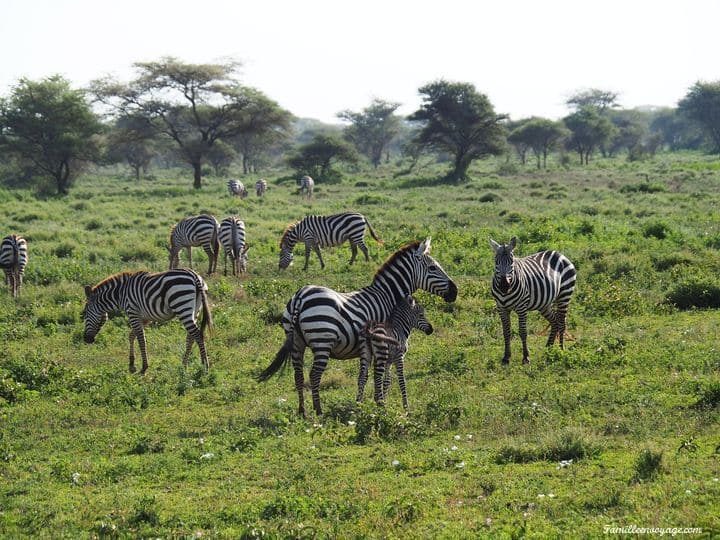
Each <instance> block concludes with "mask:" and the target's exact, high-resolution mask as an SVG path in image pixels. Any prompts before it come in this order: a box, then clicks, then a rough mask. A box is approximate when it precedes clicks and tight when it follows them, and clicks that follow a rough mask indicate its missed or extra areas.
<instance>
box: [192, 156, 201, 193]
mask: <svg viewBox="0 0 720 540" xmlns="http://www.w3.org/2000/svg"><path fill="white" fill-rule="evenodd" d="M191 165H192V168H193V178H194V182H193V187H194V188H195V189H200V188H201V187H202V166H201V164H200V162H194V163H191Z"/></svg>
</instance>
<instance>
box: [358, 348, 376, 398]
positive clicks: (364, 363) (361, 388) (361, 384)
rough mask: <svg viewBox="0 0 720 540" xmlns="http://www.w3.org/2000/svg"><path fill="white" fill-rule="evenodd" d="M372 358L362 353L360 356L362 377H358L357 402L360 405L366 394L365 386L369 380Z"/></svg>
mask: <svg viewBox="0 0 720 540" xmlns="http://www.w3.org/2000/svg"><path fill="white" fill-rule="evenodd" d="M371 358H372V356H370V355H367V356H366V353H362V354H361V355H360V375H358V393H357V398H356V399H355V401H357V402H358V403H360V402H361V401H362V400H363V394H364V393H365V385H366V384H367V379H368V360H370V359H371Z"/></svg>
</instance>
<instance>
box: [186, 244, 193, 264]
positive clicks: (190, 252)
mask: <svg viewBox="0 0 720 540" xmlns="http://www.w3.org/2000/svg"><path fill="white" fill-rule="evenodd" d="M187 254H188V265H189V266H190V268H192V248H191V247H190V246H188V247H187Z"/></svg>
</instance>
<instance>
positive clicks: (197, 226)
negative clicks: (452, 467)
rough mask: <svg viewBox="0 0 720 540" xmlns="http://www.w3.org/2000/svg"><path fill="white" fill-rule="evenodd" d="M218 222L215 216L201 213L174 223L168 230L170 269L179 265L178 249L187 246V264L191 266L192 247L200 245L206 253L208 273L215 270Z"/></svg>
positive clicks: (218, 245) (218, 248)
mask: <svg viewBox="0 0 720 540" xmlns="http://www.w3.org/2000/svg"><path fill="white" fill-rule="evenodd" d="M219 227H220V224H219V223H218V222H217V219H215V216H211V215H209V214H201V215H199V216H194V217H189V218H185V219H183V220H182V221H179V222H178V223H176V224H175V225H174V226H173V228H172V229H171V230H170V247H169V248H168V249H169V251H170V270H173V269H174V268H177V267H178V266H180V250H181V249H182V248H187V254H188V261H189V263H188V264H189V266H190V268H192V248H193V247H197V246H202V248H203V250H204V251H205V253H207V256H208V261H209V266H208V274H212V273H213V272H214V271H215V270H217V259H218V255H219V253H220V243H219V242H218V228H219Z"/></svg>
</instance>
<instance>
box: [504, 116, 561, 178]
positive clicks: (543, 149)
mask: <svg viewBox="0 0 720 540" xmlns="http://www.w3.org/2000/svg"><path fill="white" fill-rule="evenodd" d="M568 134H569V132H568V130H567V129H566V128H565V127H563V125H562V124H560V123H559V122H555V121H553V120H549V119H547V118H536V117H534V118H531V119H529V120H528V121H526V122H524V123H522V124H521V125H520V126H519V127H517V128H515V129H514V130H513V131H512V132H511V133H510V136H509V137H508V141H509V142H511V143H512V144H524V145H526V146H527V148H530V149H531V150H532V152H533V154H534V155H535V159H536V160H537V168H538V169H539V168H540V165H541V160H542V167H543V168H547V156H548V153H549V152H550V151H552V150H553V149H554V148H555V147H556V146H557V145H558V143H559V142H560V141H561V140H562V139H563V137H566V136H567V135H568ZM523 163H524V161H523Z"/></svg>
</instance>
